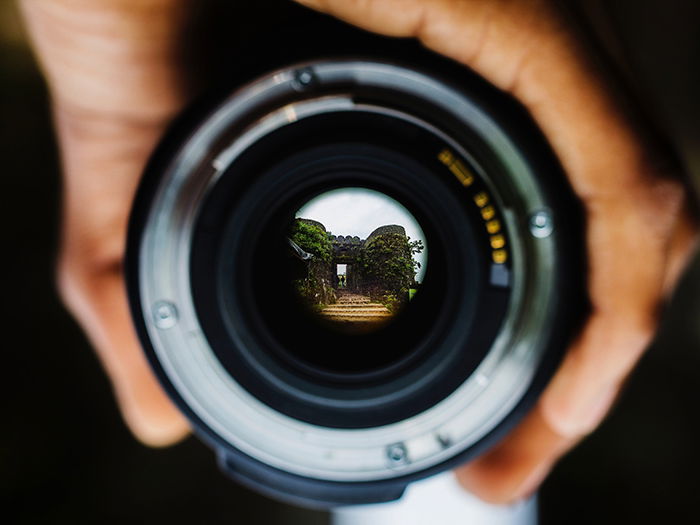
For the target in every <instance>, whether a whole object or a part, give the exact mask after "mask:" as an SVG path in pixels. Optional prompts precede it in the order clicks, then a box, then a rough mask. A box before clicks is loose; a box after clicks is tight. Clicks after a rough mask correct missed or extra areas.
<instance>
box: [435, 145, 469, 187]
mask: <svg viewBox="0 0 700 525" xmlns="http://www.w3.org/2000/svg"><path fill="white" fill-rule="evenodd" d="M438 159H439V160H440V162H442V163H443V164H444V165H445V166H447V167H448V168H449V169H450V171H451V172H452V174H453V175H454V176H455V177H457V180H458V181H459V182H461V183H462V186H465V187H469V186H471V185H472V184H474V175H472V173H471V172H470V171H469V168H467V166H466V164H464V162H462V161H461V160H459V159H458V158H456V157H455V156H454V154H453V153H452V152H451V151H450V150H448V149H444V150H442V151H441V152H440V154H439V155H438Z"/></svg>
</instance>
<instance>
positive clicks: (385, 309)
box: [289, 188, 428, 333]
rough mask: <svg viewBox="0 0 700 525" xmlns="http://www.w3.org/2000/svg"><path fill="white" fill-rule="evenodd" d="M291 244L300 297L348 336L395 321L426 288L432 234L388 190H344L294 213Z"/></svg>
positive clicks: (323, 318) (310, 308) (295, 287)
mask: <svg viewBox="0 0 700 525" xmlns="http://www.w3.org/2000/svg"><path fill="white" fill-rule="evenodd" d="M289 244H290V247H291V250H292V253H293V255H294V259H295V260H296V264H298V265H299V266H300V271H298V272H296V275H297V276H298V278H297V279H295V281H294V282H293V283H292V285H293V288H294V289H295V291H296V292H297V294H298V297H299V299H300V302H301V303H302V304H303V305H305V306H306V307H307V308H308V309H309V310H310V311H311V312H313V313H314V314H315V315H316V316H317V317H318V318H319V319H320V320H322V321H323V322H325V323H327V324H330V325H331V326H333V327H334V328H337V329H339V330H341V331H343V332H347V333H366V332H369V331H373V330H376V329H378V328H381V327H382V326H384V325H385V324H386V323H387V322H388V321H390V320H392V319H393V318H395V317H396V316H397V315H398V314H399V313H400V312H401V311H402V310H403V309H404V308H405V307H406V306H407V305H408V304H409V303H410V301H411V300H412V299H413V298H414V296H415V295H416V293H418V291H419V290H420V286H421V283H422V282H423V276H424V275H425V270H426V264H427V255H428V253H427V243H426V240H425V234H424V233H423V230H422V229H421V227H420V225H419V224H418V222H417V221H416V219H415V218H414V217H413V215H411V213H410V212H409V211H408V210H407V209H406V208H405V207H404V206H402V205H401V204H400V203H399V202H397V201H396V200H394V199H392V198H390V197H388V196H387V195H384V194H383V193H380V192H377V191H373V190H369V189H364V188H342V189H337V190H333V191H329V192H326V193H323V194H321V195H319V196H317V197H315V198H314V199H312V200H310V201H309V202H307V203H306V204H305V205H304V206H302V207H301V208H300V209H299V210H298V211H297V213H296V214H295V219H294V221H293V224H292V225H291V227H290V234H289Z"/></svg>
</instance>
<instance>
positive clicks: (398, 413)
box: [191, 114, 507, 428]
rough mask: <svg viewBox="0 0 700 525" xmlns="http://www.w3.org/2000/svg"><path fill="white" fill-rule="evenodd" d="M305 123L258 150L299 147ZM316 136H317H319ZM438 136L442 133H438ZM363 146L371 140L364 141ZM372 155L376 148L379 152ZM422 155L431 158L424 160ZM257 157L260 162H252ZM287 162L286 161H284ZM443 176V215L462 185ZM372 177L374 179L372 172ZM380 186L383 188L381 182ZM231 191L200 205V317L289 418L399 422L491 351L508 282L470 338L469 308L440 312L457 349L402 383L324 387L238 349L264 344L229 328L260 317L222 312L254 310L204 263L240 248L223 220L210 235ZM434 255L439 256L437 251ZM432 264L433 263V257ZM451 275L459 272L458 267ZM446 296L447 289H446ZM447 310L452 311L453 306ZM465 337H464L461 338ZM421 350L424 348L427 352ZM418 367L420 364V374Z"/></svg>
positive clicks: (426, 178)
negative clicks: (235, 299)
mask: <svg viewBox="0 0 700 525" xmlns="http://www.w3.org/2000/svg"><path fill="white" fill-rule="evenodd" d="M348 118H352V119H354V120H359V121H362V120H366V119H370V120H369V121H368V122H371V124H372V127H373V128H375V129H377V127H378V126H379V129H382V128H381V126H380V122H383V124H384V125H386V126H391V127H392V129H393V131H394V136H396V135H399V136H400V135H401V134H400V133H398V128H400V127H401V126H407V124H406V123H398V122H395V121H394V120H393V119H387V118H386V117H380V116H377V115H360V114H353V115H351V116H349V117H348ZM324 119H325V120H327V122H329V123H332V124H334V125H337V124H338V122H341V121H342V118H341V117H340V116H339V115H332V116H326V117H324ZM305 125H306V126H307V128H311V129H319V126H320V125H321V124H320V123H319V122H317V121H316V122H314V121H313V120H310V121H309V122H306V123H305ZM301 127H302V126H300V125H299V124H295V126H290V127H288V128H286V129H284V130H280V131H279V132H277V133H276V136H271V137H268V138H266V140H265V141H262V142H261V143H260V144H259V145H257V146H256V147H258V146H259V147H260V153H262V154H264V153H265V152H269V151H275V145H276V144H277V143H280V144H290V143H292V144H293V145H294V149H295V150H298V149H300V148H301V146H300V144H303V142H301V141H300V140H299V137H300V136H302V135H303V133H302V131H301V130H300V128H301ZM410 132H411V133H415V132H416V130H410ZM290 135H293V136H294V137H295V138H296V141H295V140H292V138H291V137H290ZM316 140H318V139H317V138H316ZM377 140H379V139H377ZM424 140H426V139H424ZM433 140H437V139H435V138H433ZM312 143H313V142H312ZM366 148H369V147H368V146H366ZM428 149H429V150H430V152H431V154H430V155H429V156H430V158H431V160H432V161H433V163H434V164H438V163H437V160H436V159H434V158H435V157H436V154H435V153H437V152H439V151H440V148H439V147H438V146H437V143H436V144H435V145H434V146H432V148H428ZM317 153H318V152H317ZM249 154H250V155H251V156H252V157H255V155H256V154H257V152H256V151H255V148H253V149H251V151H250V152H249ZM368 154H369V153H368ZM375 154H377V155H379V154H378V153H377V152H376V151H375ZM370 157H371V156H370ZM399 159H400V157H399V156H398V155H397V156H396V157H394V158H392V161H394V162H396V163H400V160H399ZM423 161H424V162H428V161H427V160H426V159H424V160H423ZM290 162H291V164H292V165H293V164H294V163H295V162H298V155H297V156H295V157H294V158H293V159H292V161H290ZM246 164H247V159H245V158H242V159H240V160H239V161H238V162H237V163H236V165H237V166H239V167H240V166H245V165H246ZM252 164H253V165H255V163H254V162H253V163H252ZM433 168H434V169H435V166H433ZM246 169H247V170H248V171H250V169H252V170H253V172H257V170H256V169H255V168H246ZM282 169H288V168H286V167H283V168H282ZM414 171H415V169H414ZM443 172H446V170H443ZM405 173H407V171H406V169H404V171H403V172H401V173H395V175H394V183H395V186H394V188H393V192H395V191H396V188H397V187H398V188H399V190H400V185H399V184H400V183H401V182H403V184H404V185H406V184H408V182H409V181H407V180H405V179H404V180H403V181H402V179H401V177H405V176H406V175H405ZM281 175H282V174H281V172H278V173H272V174H271V175H270V176H271V177H272V178H273V180H277V181H281V180H284V181H285V184H282V183H281V182H278V183H277V184H275V187H276V190H277V193H276V195H277V196H279V194H280V192H281V193H284V192H285V191H287V190H288V189H290V186H294V185H295V184H297V182H296V179H293V178H291V174H289V173H286V174H285V175H284V179H283V178H282V177H281ZM443 175H444V173H443ZM229 176H230V175H229ZM444 176H445V178H446V180H445V181H444V182H443V184H446V189H445V190H443V191H444V192H447V193H443V194H442V195H441V196H440V198H438V199H433V200H431V201H429V202H431V203H432V205H433V208H434V209H433V210H432V213H433V215H434V214H435V213H436V212H437V213H438V216H440V215H439V214H440V213H443V214H444V212H445V211H446V209H445V205H446V203H447V202H449V200H450V198H453V199H454V198H455V195H454V194H452V193H451V192H456V193H457V195H458V194H459V192H460V190H463V188H462V187H461V186H460V185H459V184H458V183H457V181H456V180H455V179H454V177H453V176H452V175H450V174H449V173H447V175H444ZM421 177H422V184H423V186H424V187H423V190H422V191H421V192H420V195H421V199H419V200H417V202H420V201H421V200H423V201H425V199H426V196H427V195H429V194H430V193H431V189H430V185H431V184H434V183H435V181H433V180H431V177H434V175H431V173H430V172H429V171H428V170H425V168H423V172H422V173H421ZM239 178H244V176H242V175H239ZM262 178H264V177H263V176H261V175H259V174H258V175H257V176H256V177H255V181H256V182H257V183H258V184H260V185H264V180H261V179H262ZM355 180H356V181H357V178H355ZM368 180H372V179H371V178H370V179H368ZM380 180H381V179H380ZM337 181H338V179H337V178H336V182H335V184H338V182H337ZM418 181H419V182H420V181H421V179H420V178H419V179H418ZM226 182H227V181H226V180H225V177H222V179H221V181H220V184H222V185H224V186H225V185H226ZM323 184H325V185H326V186H328V185H330V186H331V187H332V185H333V184H334V180H333V177H331V178H327V179H326V180H325V181H323V183H322V185H321V187H323ZM374 184H375V188H377V186H376V184H377V182H376V179H375V182H374ZM384 184H385V185H386V184H387V183H386V180H385V181H384ZM233 186H235V185H233ZM408 186H409V187H411V184H408ZM235 188H236V190H237V191H238V192H239V193H240V195H245V199H243V198H241V199H240V202H243V203H245V206H247V207H248V208H249V210H254V209H263V210H266V209H267V208H269V207H270V203H269V202H268V203H262V204H261V203H260V202H259V201H258V200H257V199H256V198H252V197H251V194H250V193H249V192H247V191H245V190H243V189H242V188H241V187H240V186H235ZM379 189H382V188H381V187H380V188H379ZM384 190H385V191H387V192H389V193H393V192H392V189H391V186H390V185H386V186H385V187H384ZM229 191H232V190H229ZM226 195H227V193H226V190H217V191H214V192H212V193H211V196H210V198H211V199H212V200H211V201H209V202H207V204H206V205H205V206H204V207H203V209H204V210H206V211H205V212H204V213H205V215H204V217H203V218H202V221H203V223H204V224H205V227H204V229H205V231H206V234H205V235H204V236H203V238H204V239H206V240H207V241H208V242H206V243H200V242H199V240H198V238H199V237H198V236H197V235H195V238H194V241H193V250H192V254H193V258H192V265H191V267H192V270H193V271H192V282H193V289H192V291H193V297H194V299H195V301H196V302H197V305H198V306H197V308H198V310H199V311H200V312H201V313H200V320H201V322H202V324H203V327H204V328H205V332H206V333H207V334H208V338H209V341H210V344H211V346H212V348H213V349H214V350H215V352H216V354H217V355H218V356H219V359H220V360H221V362H222V363H223V364H224V365H225V366H226V368H227V370H228V371H229V373H231V374H232V376H233V377H235V378H236V380H237V381H238V382H240V383H241V384H243V385H244V386H245V387H246V389H248V390H250V391H251V392H252V393H254V395H256V396H257V397H258V398H259V399H261V400H263V401H264V402H265V403H266V404H269V405H270V406H272V407H274V408H275V409H278V410H280V411H282V412H284V413H286V414H288V415H291V416H292V417H297V418H300V419H302V420H305V421H309V422H311V423H314V424H323V425H329V426H341V427H346V428H355V427H367V426H377V425H380V424H388V423H390V422H392V421H398V420H400V419H403V418H406V417H410V415H412V414H415V413H419V412H420V411H422V410H423V409H425V408H426V407H428V406H431V404H434V403H436V402H437V401H439V400H440V399H442V398H444V397H445V396H446V395H448V394H449V393H450V392H451V391H452V390H453V389H454V388H456V387H457V386H458V385H459V384H461V383H462V382H463V381H464V379H465V378H466V377H468V375H469V374H470V373H471V371H472V370H473V369H474V367H475V366H476V365H477V364H478V363H479V361H480V360H481V358H483V355H485V353H486V352H487V351H488V349H489V347H490V345H491V342H492V341H493V338H494V337H495V335H496V333H497V331H498V327H499V326H500V320H501V319H502V318H503V316H504V314H505V309H506V306H507V293H506V291H505V290H504V289H494V290H490V291H489V293H488V294H485V295H484V297H485V298H483V299H482V300H481V303H480V309H479V312H478V313H479V316H478V319H477V321H476V324H477V326H480V327H481V330H480V331H478V332H477V333H472V334H471V341H472V342H471V343H466V340H465V337H467V336H468V335H469V334H468V331H467V328H468V325H466V323H465V326H464V332H460V331H459V330H458V329H455V326H458V323H459V322H460V320H463V319H464V315H462V316H461V317H460V312H459V310H458V309H457V308H454V309H453V310H452V312H451V313H452V316H451V317H447V316H446V317H445V318H444V319H441V321H442V326H443V329H442V333H443V334H444V333H445V332H448V333H449V332H451V334H450V337H452V342H451V343H450V342H448V343H447V348H448V349H449V351H448V354H452V355H453V358H452V359H450V358H448V356H446V355H444V354H443V353H441V352H434V354H433V355H432V356H428V357H432V359H424V360H423V363H422V364H423V365H424V366H423V368H420V367H418V368H415V367H414V369H413V370H412V371H411V372H412V374H411V373H404V374H403V375H402V376H400V377H399V378H398V382H397V381H394V382H393V383H392V382H387V381H385V382H375V386H373V385H372V384H371V383H364V384H362V387H363V388H362V389H359V388H358V386H359V385H358V384H355V385H353V386H354V388H352V389H347V388H346V389H344V390H343V389H339V388H338V387H337V386H329V385H325V386H324V387H321V386H320V385H319V384H318V378H316V381H313V382H309V381H305V380H304V378H299V377H296V378H295V377H294V376H293V374H292V375H290V374H289V373H285V371H284V370H280V369H279V367H275V366H274V365H275V363H274V361H273V360H271V359H266V360H265V358H264V356H265V354H266V353H267V352H260V351H258V352H257V359H252V360H251V356H250V354H248V353H247V352H240V349H241V347H242V346H247V347H248V348H256V347H257V346H259V345H260V343H259V342H258V343H256V337H255V336H254V335H253V334H251V333H250V332H247V333H245V334H244V335H243V337H242V338H241V337H238V338H237V340H238V341H239V346H238V347H232V345H231V340H232V337H231V335H232V334H231V331H232V329H237V330H239V331H240V329H241V327H246V326H250V325H255V323H253V322H251V318H250V316H248V317H247V318H243V319H241V318H240V317H239V318H238V321H235V322H231V320H230V319H227V318H226V317H225V316H223V317H222V316H221V315H220V313H221V312H226V311H228V312H239V313H240V312H249V311H250V307H249V304H250V303H249V302H248V303H245V302H244V303H243V304H242V303H238V304H233V305H227V306H226V305H224V304H223V303H222V301H221V297H220V296H218V295H216V293H215V290H216V291H220V290H222V289H227V288H230V287H231V284H230V283H229V284H224V283H217V284H216V285H214V286H213V287H212V281H211V270H210V268H211V265H208V263H207V262H206V261H208V260H211V259H212V256H211V255H208V254H210V253H211V250H212V249H221V252H223V253H224V254H225V255H224V257H226V254H228V257H229V258H230V254H231V253H234V252H236V249H235V248H232V247H231V246H230V244H229V243H228V241H227V240H226V239H227V238H231V237H232V234H231V233H230V232H229V233H226V234H224V233H223V231H224V230H223V229H221V227H219V228H218V230H219V231H220V232H221V233H220V235H219V236H215V235H214V236H213V234H212V232H213V231H214V230H217V227H216V226H215V223H216V222H217V221H216V220H213V219H211V218H210V217H211V216H213V215H216V210H217V209H221V207H222V206H224V205H227V206H232V204H231V201H230V199H229V198H227V197H226ZM395 196H396V195H395ZM461 199H462V200H461V202H460V204H459V205H460V206H461V207H463V208H466V209H469V210H470V211H471V213H472V215H473V213H474V210H473V209H471V208H470V206H469V204H470V203H469V201H468V197H467V196H466V195H465V196H463V197H461ZM215 201H218V202H219V204H218V205H217V204H216V203H215ZM419 215H421V214H419ZM446 217H447V219H449V215H447V216H445V215H442V222H445V221H446V220H447V219H446ZM219 220H220V219H219ZM474 220H475V218H474V217H472V219H471V222H470V221H468V220H465V221H463V222H461V223H459V224H457V225H453V226H452V229H451V232H452V234H453V235H454V236H456V237H457V236H458V235H459V234H460V233H461V234H462V235H464V234H465V233H464V232H467V231H469V230H473V222H474ZM440 221H441V220H440V219H437V220H435V219H433V221H432V222H433V223H435V222H440ZM247 222H248V221H247V220H242V219H240V218H239V217H236V218H234V217H233V216H231V217H229V218H228V223H229V225H231V224H233V225H234V226H240V227H241V228H240V229H241V230H243V231H248V232H249V231H250V229H246V228H245V226H243V225H242V223H247ZM253 222H257V221H253ZM234 229H236V228H234ZM443 242H444V241H443ZM251 243H253V240H252V238H250V237H248V238H247V239H246V240H245V241H243V243H242V244H241V246H250V245H251ZM467 244H468V243H467ZM472 244H473V243H472ZM453 249H454V247H453ZM221 252H220V253H221ZM449 260H451V261H453V262H454V259H453V258H449ZM202 261H204V262H202ZM431 261H435V259H434V257H433V255H432V254H431ZM432 264H433V265H435V262H433V263H432ZM433 267H434V266H433ZM485 273H486V270H485V269H482V270H480V274H481V275H484V274H485ZM220 274H221V275H237V276H241V277H242V280H243V281H244V282H245V281H246V277H243V276H244V275H245V272H242V271H240V270H234V269H232V268H230V267H229V268H227V269H225V270H223V271H220ZM452 275H455V273H454V268H453V272H452ZM452 284H453V287H452V289H451V290H452V291H454V290H455V289H457V290H459V289H469V287H466V286H465V287H464V288H462V287H460V286H456V283H452ZM207 288H208V289H209V290H210V291H209V293H206V292H205V293H202V290H206V289H207ZM443 291H444V290H443ZM445 295H449V294H448V293H446V294H445ZM214 297H218V301H219V302H218V303H212V302H211V301H212V299H213V298H214ZM251 299H252V298H251ZM454 303H455V304H456V303H457V301H454ZM448 305H449V303H448ZM450 306H451V305H450ZM487 306H490V307H487ZM447 310H448V311H449V307H448V308H447ZM428 319H429V322H431V323H432V322H433V319H434V318H433V317H429V318H428ZM222 325H223V326H224V327H226V330H225V332H224V331H222V329H221V328H222ZM260 333H263V334H264V333H265V330H264V329H262V330H259V331H258V335H259V334H260ZM460 333H462V335H459V334H460ZM437 337H438V339H435V338H433V340H432V341H430V342H429V343H428V344H427V345H426V346H428V347H430V348H436V347H437V348H440V347H441V346H442V343H440V342H439V338H440V337H443V336H440V332H438V334H437ZM460 340H461V342H459V341H460ZM241 342H242V343H241ZM464 344H469V348H470V349H472V350H471V351H470V352H462V351H461V350H462V348H463V345H464ZM375 347H376V346H375ZM423 353H424V354H425V352H423ZM260 359H263V360H264V361H265V364H264V366H261V362H260ZM436 368H439V370H435V369H436ZM273 369H276V370H277V372H276V374H275V375H276V377H272V376H270V375H268V373H269V372H270V370H273ZM421 370H422V371H423V372H422V373H421ZM261 372H263V373H264V375H263V376H261V375H260V373H261ZM287 372H289V371H287ZM404 372H405V370H404ZM435 374H437V377H435ZM423 376H425V377H431V378H432V381H430V382H429V383H430V384H428V383H427V382H426V381H421V378H422V377H423ZM281 377H284V378H285V380H284V381H280V378H281ZM295 379H296V380H295ZM399 385H402V388H403V391H406V390H407V391H409V392H410V394H407V393H404V394H400V392H402V390H401V389H397V388H398V386H399ZM294 386H296V388H293V387H294ZM295 392H297V393H299V395H298V397H297V398H296V401H295V397H294V395H293V394H294V393H295ZM310 392H316V395H315V396H311V395H310ZM358 392H362V393H363V396H362V397H361V398H358V396H357V393H358ZM382 398H384V399H385V400H386V401H384V402H382ZM282 400H283V401H282ZM389 400H391V401H389ZM314 401H315V402H314ZM368 406H371V407H374V410H371V411H368V410H367V409H366V407H368ZM380 409H384V410H380Z"/></svg>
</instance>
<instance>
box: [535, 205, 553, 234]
mask: <svg viewBox="0 0 700 525" xmlns="http://www.w3.org/2000/svg"><path fill="white" fill-rule="evenodd" d="M553 231H554V222H553V221H552V214H551V213H550V212H549V211H547V210H539V211H536V212H535V213H533V214H532V215H530V233H531V234H532V236H533V237H536V238H538V239H545V238H547V237H549V236H550V235H552V232H553Z"/></svg>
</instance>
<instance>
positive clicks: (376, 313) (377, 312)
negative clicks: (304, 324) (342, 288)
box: [323, 310, 391, 317]
mask: <svg viewBox="0 0 700 525" xmlns="http://www.w3.org/2000/svg"><path fill="white" fill-rule="evenodd" d="M323 315H325V316H327V317H357V316H369V317H386V316H388V315H391V312H389V311H388V310H373V311H369V312H368V311H355V312H338V311H335V312H333V311H331V312H327V311H325V310H324V311H323Z"/></svg>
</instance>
